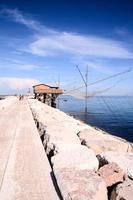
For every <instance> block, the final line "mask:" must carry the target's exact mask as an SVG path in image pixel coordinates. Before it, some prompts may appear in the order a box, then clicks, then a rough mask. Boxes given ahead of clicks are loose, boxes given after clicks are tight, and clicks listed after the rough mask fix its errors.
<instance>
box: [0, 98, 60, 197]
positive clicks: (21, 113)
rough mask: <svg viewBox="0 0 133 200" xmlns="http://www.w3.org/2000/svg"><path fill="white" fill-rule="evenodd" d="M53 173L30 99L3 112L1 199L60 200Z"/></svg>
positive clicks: (0, 138) (0, 146) (0, 173)
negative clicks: (30, 106) (52, 176)
mask: <svg viewBox="0 0 133 200" xmlns="http://www.w3.org/2000/svg"><path fill="white" fill-rule="evenodd" d="M3 108H4V105H3ZM4 110H5V111H4ZM51 171H52V170H51V167H50V165H49V162H48V159H47V156H46V154H45V151H44V149H43V146H42V143H41V140H40V137H39V134H38V131H37V129H36V126H35V123H34V120H33V117H32V113H31V111H30V108H29V105H28V102H27V100H24V101H16V103H15V104H13V103H12V105H11V106H10V109H8V110H7V109H3V111H2V115H1V117H0V200H16V199H17V200H29V199H32V200H34V199H36V200H44V199H45V200H58V199H59V198H58V195H57V193H56V191H55V188H54V185H53V181H52V178H51Z"/></svg>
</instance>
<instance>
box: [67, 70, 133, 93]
mask: <svg viewBox="0 0 133 200" xmlns="http://www.w3.org/2000/svg"><path fill="white" fill-rule="evenodd" d="M131 71H132V69H128V70H126V71H123V72H119V73H117V74H114V75H111V76H108V77H105V78H103V79H99V80H96V81H94V82H92V83H90V84H87V86H88V87H89V86H92V85H95V84H97V83H100V82H103V81H106V80H109V79H111V78H115V77H117V76H121V75H123V74H126V73H129V72H131ZM82 88H84V86H83V85H82V86H80V87H78V88H75V89H73V90H69V91H67V92H65V93H64V94H68V93H70V92H74V91H76V90H79V89H82Z"/></svg>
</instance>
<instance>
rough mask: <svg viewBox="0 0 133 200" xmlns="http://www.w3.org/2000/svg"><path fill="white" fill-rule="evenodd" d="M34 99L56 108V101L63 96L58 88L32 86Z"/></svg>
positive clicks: (39, 85) (43, 85) (40, 85)
mask: <svg viewBox="0 0 133 200" xmlns="http://www.w3.org/2000/svg"><path fill="white" fill-rule="evenodd" d="M33 91H34V95H35V99H38V100H40V101H42V102H43V103H47V104H48V105H50V106H52V107H56V99H57V97H58V96H59V95H61V94H63V90H62V89H59V87H53V86H50V85H46V84H38V85H34V86H33Z"/></svg>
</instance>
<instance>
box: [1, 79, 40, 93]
mask: <svg viewBox="0 0 133 200" xmlns="http://www.w3.org/2000/svg"><path fill="white" fill-rule="evenodd" d="M38 83H39V81H38V80H36V79H30V78H17V77H0V88H5V87H6V88H9V89H12V90H22V89H28V88H31V87H32V86H33V85H35V84H38Z"/></svg>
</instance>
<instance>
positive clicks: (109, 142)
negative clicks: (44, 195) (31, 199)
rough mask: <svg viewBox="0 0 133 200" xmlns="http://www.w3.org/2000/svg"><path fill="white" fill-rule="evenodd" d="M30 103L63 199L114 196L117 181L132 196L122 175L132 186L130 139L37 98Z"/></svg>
mask: <svg viewBox="0 0 133 200" xmlns="http://www.w3.org/2000/svg"><path fill="white" fill-rule="evenodd" d="M29 105H30V108H31V111H32V114H33V117H34V120H35V122H36V126H37V128H38V131H39V134H40V138H41V140H42V143H43V145H44V149H45V151H46V153H47V156H48V158H49V161H50V164H51V167H52V169H53V174H54V176H55V179H56V182H57V186H58V188H59V190H60V193H61V196H62V199H63V200H107V199H110V200H117V199H120V198H117V197H118V195H119V194H120V193H121V191H120V189H119V185H123V190H126V198H124V197H122V198H124V199H125V200H129V199H131V197H130V196H131V190H129V192H128V190H127V189H126V186H125V185H126V184H125V179H124V177H128V178H130V185H131V188H132V187H133V180H132V170H133V168H132V164H131V162H132V163H133V148H132V144H131V143H129V142H127V141H126V140H123V139H121V138H118V137H114V136H112V135H109V134H108V133H105V132H104V131H102V130H100V129H96V128H94V127H92V126H89V125H87V124H84V123H83V122H81V121H79V120H76V119H74V118H73V117H70V116H69V115H67V114H65V113H63V112H61V111H59V110H58V109H54V108H51V107H49V106H47V105H45V104H43V103H41V102H39V101H37V100H34V99H29ZM108 152H109V153H108ZM110 154H111V157H110V156H109V155H110ZM120 155H121V156H120ZM113 158H114V159H113ZM119 159H120V161H119ZM129 160H131V162H130V161H129ZM112 162H113V164H111V163H112ZM122 163H123V165H122ZM126 163H127V166H126ZM124 164H125V165H124ZM105 165H106V166H105ZM104 170H106V172H107V173H106V177H105V173H104ZM109 179H110V180H109ZM119 191H120V192H119ZM118 193H119V194H118Z"/></svg>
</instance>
